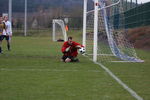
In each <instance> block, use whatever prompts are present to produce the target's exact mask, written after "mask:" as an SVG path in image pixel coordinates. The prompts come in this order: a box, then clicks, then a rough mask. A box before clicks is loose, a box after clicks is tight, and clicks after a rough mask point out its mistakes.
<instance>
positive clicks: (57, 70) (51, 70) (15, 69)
mask: <svg viewBox="0 0 150 100" xmlns="http://www.w3.org/2000/svg"><path fill="white" fill-rule="evenodd" d="M0 71H41V72H42V71H44V72H45V71H47V72H81V71H82V72H95V73H99V72H101V71H99V70H71V69H70V70H60V69H27V68H26V69H23V68H0Z"/></svg>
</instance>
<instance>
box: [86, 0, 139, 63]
mask: <svg viewBox="0 0 150 100" xmlns="http://www.w3.org/2000/svg"><path fill="white" fill-rule="evenodd" d="M114 3H116V2H115V1H114V0H109V2H108V0H99V11H98V36H97V37H98V41H97V43H98V48H97V52H98V54H97V58H98V61H101V62H105V61H129V62H142V60H140V59H138V58H137V56H136V52H135V50H134V48H133V45H132V44H130V42H129V41H128V35H127V30H126V29H125V21H124V13H123V9H122V3H121V2H120V3H118V4H116V5H113V6H110V7H107V6H108V5H111V4H114ZM93 27H94V11H90V12H89V13H87V33H86V38H87V40H86V45H87V47H86V49H87V50H86V51H87V55H89V57H92V56H90V55H92V53H93Z"/></svg>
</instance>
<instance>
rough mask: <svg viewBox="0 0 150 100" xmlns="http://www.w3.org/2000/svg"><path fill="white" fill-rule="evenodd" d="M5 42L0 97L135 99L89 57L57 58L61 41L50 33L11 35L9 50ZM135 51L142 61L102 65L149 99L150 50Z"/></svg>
mask: <svg viewBox="0 0 150 100" xmlns="http://www.w3.org/2000/svg"><path fill="white" fill-rule="evenodd" d="M73 33H74V34H73ZM70 35H73V36H74V37H75V40H79V38H77V37H80V36H81V35H79V34H78V32H76V31H72V32H70V34H69V36H70ZM80 42H81V41H80ZM5 45H6V43H5V42H3V50H4V54H2V55H0V100H135V99H134V98H133V97H132V96H131V95H130V94H129V93H128V92H127V91H126V90H125V89H123V88H122V87H121V86H120V85H119V84H118V83H117V82H116V81H115V80H113V79H112V78H111V77H110V76H109V75H108V74H107V73H106V72H105V71H104V70H103V69H101V68H100V67H99V66H98V65H95V64H93V62H91V61H89V59H88V58H85V57H83V56H81V55H79V59H80V62H79V63H63V62H60V58H61V56H62V54H61V52H60V49H61V45H62V43H58V42H52V41H51V39H50V38H49V37H13V39H12V50H11V51H7V49H6V46H5ZM138 53H139V54H140V57H141V58H143V59H144V60H145V62H144V63H105V65H106V66H107V67H108V68H109V69H110V70H111V71H112V72H114V73H115V74H116V75H117V76H118V77H119V78H120V79H121V80H123V82H125V83H126V84H127V85H128V86H129V87H130V88H132V89H133V90H135V91H136V92H137V93H138V94H139V95H140V96H142V97H143V98H144V100H149V99H150V88H149V84H150V80H149V77H150V70H149V69H150V68H149V65H150V61H149V58H150V54H149V53H148V52H144V51H138Z"/></svg>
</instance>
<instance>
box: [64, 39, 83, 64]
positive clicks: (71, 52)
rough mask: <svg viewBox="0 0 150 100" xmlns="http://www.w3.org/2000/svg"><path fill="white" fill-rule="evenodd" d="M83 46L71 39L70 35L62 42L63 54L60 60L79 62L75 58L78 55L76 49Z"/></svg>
mask: <svg viewBox="0 0 150 100" xmlns="http://www.w3.org/2000/svg"><path fill="white" fill-rule="evenodd" d="M81 47H83V45H81V44H79V43H77V42H75V41H72V37H68V41H66V42H64V44H63V46H62V48H61V51H62V53H63V56H62V58H61V60H62V61H63V62H66V63H67V62H79V59H78V58H77V55H78V49H80V48H81Z"/></svg>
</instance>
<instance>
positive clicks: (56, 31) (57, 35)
mask: <svg viewBox="0 0 150 100" xmlns="http://www.w3.org/2000/svg"><path fill="white" fill-rule="evenodd" d="M52 39H53V41H67V32H66V29H65V23H64V21H63V20H62V19H53V33H52Z"/></svg>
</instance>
